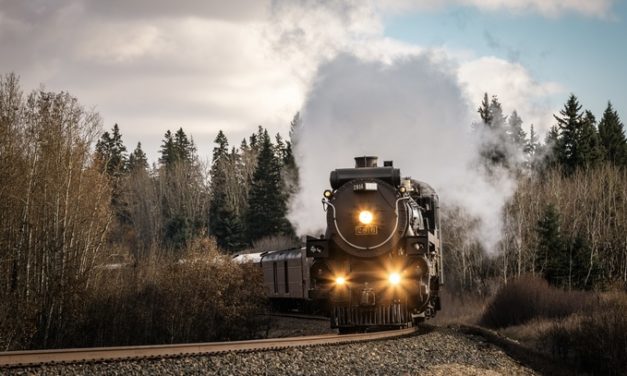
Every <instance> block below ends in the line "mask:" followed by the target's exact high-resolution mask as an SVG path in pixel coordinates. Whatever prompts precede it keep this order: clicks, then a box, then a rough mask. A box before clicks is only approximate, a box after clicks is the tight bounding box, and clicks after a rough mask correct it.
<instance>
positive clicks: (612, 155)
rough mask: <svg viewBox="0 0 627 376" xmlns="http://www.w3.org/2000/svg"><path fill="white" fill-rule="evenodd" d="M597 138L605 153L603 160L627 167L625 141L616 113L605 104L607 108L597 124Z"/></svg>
mask: <svg viewBox="0 0 627 376" xmlns="http://www.w3.org/2000/svg"><path fill="white" fill-rule="evenodd" d="M599 138H600V140H601V144H602V145H603V149H604V152H605V159H606V160H607V161H609V162H611V163H613V164H615V165H617V166H627V139H626V138H625V130H624V129H623V124H622V123H621V121H620V118H619V116H618V113H617V112H616V111H615V110H614V108H613V107H612V103H610V102H608V103H607V108H606V109H605V112H604V113H603V117H602V118H601V121H600V122H599Z"/></svg>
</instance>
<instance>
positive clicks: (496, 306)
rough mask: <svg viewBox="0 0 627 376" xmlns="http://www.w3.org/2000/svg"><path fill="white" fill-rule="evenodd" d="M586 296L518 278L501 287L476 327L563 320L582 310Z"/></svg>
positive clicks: (588, 301)
mask: <svg viewBox="0 0 627 376" xmlns="http://www.w3.org/2000/svg"><path fill="white" fill-rule="evenodd" d="M592 297H593V295H591V294H590V293H586V292H583V291H563V290H560V289H557V288H554V287H551V286H549V284H548V283H547V282H546V281H545V280H543V279H540V278H535V277H522V278H520V279H516V280H514V281H511V282H509V283H508V284H506V285H505V286H503V287H502V288H501V289H500V290H499V291H498V292H497V293H496V295H495V296H494V298H493V299H492V301H491V302H490V303H489V304H488V305H487V307H486V309H485V311H484V312H483V315H482V316H481V319H480V320H479V324H481V325H483V326H486V327H489V328H494V329H497V328H505V327H509V326H515V325H521V324H524V323H526V322H529V321H531V320H533V319H539V318H549V319H550V318H563V317H567V316H569V315H571V314H573V313H576V312H582V311H584V310H586V309H587V308H588V307H590V306H591V304H592V300H593V299H592Z"/></svg>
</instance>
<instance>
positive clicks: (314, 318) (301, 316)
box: [262, 312, 330, 321]
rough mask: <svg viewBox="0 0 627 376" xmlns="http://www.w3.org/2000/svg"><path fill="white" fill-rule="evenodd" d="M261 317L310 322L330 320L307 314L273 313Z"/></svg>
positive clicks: (325, 317)
mask: <svg viewBox="0 0 627 376" xmlns="http://www.w3.org/2000/svg"><path fill="white" fill-rule="evenodd" d="M262 316H268V317H286V318H289V319H299V320H311V321H329V320H330V319H329V317H327V316H319V315H307V314H303V313H280V312H273V313H266V314H263V315H262Z"/></svg>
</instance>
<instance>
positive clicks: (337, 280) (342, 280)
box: [335, 277, 346, 286]
mask: <svg viewBox="0 0 627 376" xmlns="http://www.w3.org/2000/svg"><path fill="white" fill-rule="evenodd" d="M345 283H346V278H344V277H336V278H335V284H336V285H338V286H342V285H344V284H345Z"/></svg>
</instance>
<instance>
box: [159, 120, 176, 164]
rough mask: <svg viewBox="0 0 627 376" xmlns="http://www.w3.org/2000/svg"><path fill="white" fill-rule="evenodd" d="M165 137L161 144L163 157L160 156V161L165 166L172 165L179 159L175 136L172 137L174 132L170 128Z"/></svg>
mask: <svg viewBox="0 0 627 376" xmlns="http://www.w3.org/2000/svg"><path fill="white" fill-rule="evenodd" d="M163 137H164V139H163V141H162V144H161V151H160V152H161V157H159V163H160V164H161V166H163V167H171V166H173V165H174V163H175V162H176V160H177V153H176V147H175V145H174V137H172V132H170V130H169V129H168V130H167V131H166V132H165V135H164V136H163Z"/></svg>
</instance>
